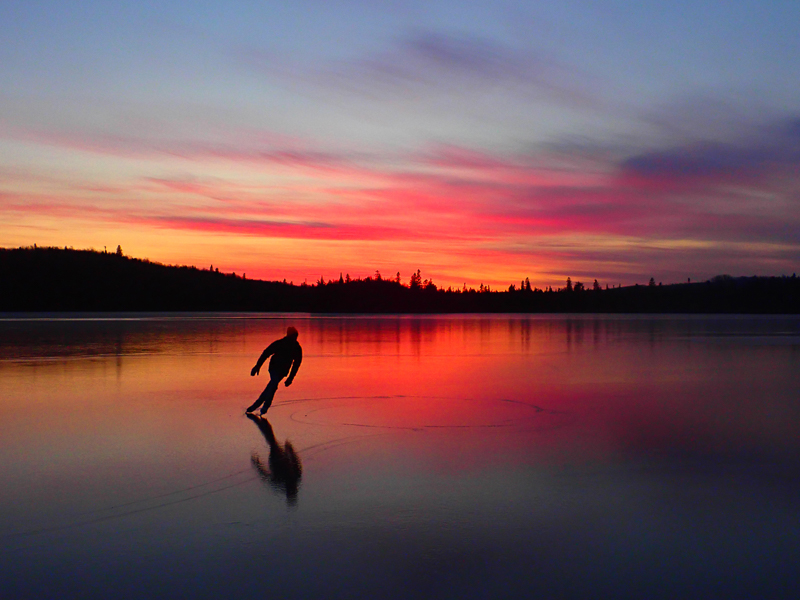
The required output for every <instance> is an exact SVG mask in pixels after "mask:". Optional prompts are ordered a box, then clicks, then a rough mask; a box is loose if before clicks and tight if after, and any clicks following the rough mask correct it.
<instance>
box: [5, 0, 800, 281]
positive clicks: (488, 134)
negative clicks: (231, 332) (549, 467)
mask: <svg viewBox="0 0 800 600" xmlns="http://www.w3.org/2000/svg"><path fill="white" fill-rule="evenodd" d="M798 29H800V2H796V1H795V2H790V1H783V0H771V1H769V2H756V1H755V0H728V1H725V2H722V1H703V0H695V1H692V2H684V1H682V0H681V1H674V2H663V0H661V1H658V2H656V1H651V0H640V1H639V2H623V1H614V2H610V1H601V0H597V1H592V0H560V1H558V2H556V1H552V2H522V1H518V2H504V1H498V0H495V1H493V2H487V1H482V2H471V1H466V0H460V1H458V2H455V1H446V2H430V1H428V2H412V1H408V0H405V1H402V2H395V1H391V0H389V1H386V2H363V1H357V0H353V1H347V0H327V1H324V2H323V1H310V0H294V1H293V2H268V1H262V2H252V1H250V2H246V1H243V2H210V1H208V2H204V1H196V2H183V1H176V2H158V3H155V2H149V1H146V0H136V1H135V2H133V1H125V0H115V1H114V2H105V1H94V2H83V3H76V2H39V1H35V0H28V1H25V2H22V1H18V0H4V2H2V3H1V4H0V39H2V43H0V246H4V247H17V246H27V245H33V244H34V243H36V244H39V245H55V246H73V247H75V248H88V247H94V248H96V249H100V250H102V249H103V247H104V246H107V247H108V248H109V250H112V249H114V248H116V246H117V244H120V245H121V246H122V248H123V250H124V251H125V253H126V254H128V255H130V256H136V257H141V258H144V257H147V258H149V259H151V260H155V261H159V262H163V263H169V264H193V265H197V266H201V267H208V266H209V265H211V264H213V265H214V266H215V267H219V269H220V270H221V271H222V270H224V271H236V272H237V273H241V272H245V273H246V274H247V276H248V278H256V277H257V278H263V279H284V278H286V279H287V280H291V281H294V282H295V283H298V282H302V281H303V280H304V279H307V280H308V281H314V280H316V279H318V278H319V277H320V276H323V277H324V278H325V279H328V278H330V277H338V275H339V273H340V272H344V273H350V274H351V275H352V276H365V275H370V274H372V273H374V272H375V270H380V271H381V273H382V274H384V275H390V276H394V274H395V273H396V272H398V271H399V272H400V274H401V277H402V279H403V281H405V282H407V281H408V277H409V275H410V274H411V272H412V271H415V270H416V269H421V271H422V275H423V277H426V278H427V277H430V278H433V280H434V281H435V282H436V283H437V284H442V285H445V286H447V285H454V286H459V287H460V286H461V285H462V284H464V283H466V284H467V285H472V286H476V287H477V285H479V284H480V283H484V284H489V285H491V286H492V287H507V286H508V285H509V284H510V283H517V282H519V281H520V279H523V278H525V277H529V278H530V280H531V282H532V283H533V284H535V285H538V286H540V287H541V286H546V285H553V286H554V287H555V286H558V285H563V281H564V279H565V278H566V277H567V276H571V277H572V279H573V280H581V281H585V282H591V281H592V280H593V279H595V278H597V279H598V280H599V281H600V282H601V284H605V283H608V284H611V285H616V284H623V285H626V284H633V283H646V282H647V280H649V278H650V277H651V276H652V277H654V278H655V279H656V281H663V282H664V283H671V282H677V281H686V279H687V278H688V277H690V278H692V280H698V279H706V278H708V277H711V276H714V275H717V274H722V273H729V274H731V275H753V274H762V275H780V274H789V275H791V274H792V272H794V271H800V268H798V265H799V264H800V76H798V73H800V35H798Z"/></svg>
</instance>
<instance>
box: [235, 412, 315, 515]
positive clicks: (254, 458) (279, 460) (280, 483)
mask: <svg viewBox="0 0 800 600" xmlns="http://www.w3.org/2000/svg"><path fill="white" fill-rule="evenodd" d="M247 418H248V419H250V420H251V421H253V422H254V423H255V424H256V425H257V426H258V429H259V431H261V433H262V434H263V436H264V439H265V440H266V441H267V445H268V446H269V459H268V460H267V464H266V465H265V464H264V461H262V460H261V457H260V456H259V455H258V453H257V452H253V454H252V455H251V456H250V461H251V462H252V464H253V468H255V470H256V471H257V472H258V476H259V477H260V478H261V481H263V482H264V483H266V484H267V485H269V486H270V488H271V489H273V490H275V491H276V492H278V493H280V494H285V495H286V503H287V504H290V505H294V504H297V491H298V489H299V487H300V479H301V478H302V476H303V466H302V464H301V462H300V457H299V456H298V455H297V453H296V452H295V451H294V447H293V446H292V443H291V442H290V441H288V440H287V441H286V442H284V444H283V445H282V446H281V444H279V443H278V440H276V439H275V433H274V432H273V431H272V425H270V422H269V421H267V419H266V418H265V417H258V416H256V415H252V414H249V413H248V414H247Z"/></svg>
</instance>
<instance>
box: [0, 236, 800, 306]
mask: <svg viewBox="0 0 800 600" xmlns="http://www.w3.org/2000/svg"><path fill="white" fill-rule="evenodd" d="M565 283H566V285H565V286H564V287H562V288H558V289H555V290H553V289H552V288H547V289H544V290H542V289H538V288H535V287H531V285H530V282H529V281H527V280H523V281H521V282H520V285H519V286H517V285H516V284H513V285H510V286H509V287H508V289H506V290H503V291H497V290H492V289H490V288H489V287H488V286H483V285H481V286H480V287H479V288H478V289H472V288H467V287H466V286H465V287H462V288H460V289H452V288H448V289H440V288H439V287H437V286H436V285H435V284H434V283H433V281H431V280H427V279H423V278H422V276H421V274H420V272H419V271H417V272H416V273H414V274H413V275H412V277H411V280H410V281H409V283H408V284H407V285H405V284H403V283H402V282H401V280H400V276H399V274H398V275H396V276H395V277H392V278H386V277H383V276H382V275H381V274H380V273H378V272H376V273H375V275H374V276H371V277H365V278H350V276H349V275H346V276H340V277H339V278H338V279H333V280H330V281H325V280H324V279H323V278H320V279H319V280H318V281H316V282H315V283H313V284H307V283H302V284H300V285H294V284H292V283H287V282H286V281H283V282H276V281H261V280H252V279H247V278H246V277H245V275H244V274H243V275H237V274H235V273H220V272H219V270H218V269H214V268H213V266H210V267H209V268H207V269H199V268H196V267H186V266H167V265H162V264H158V263H154V262H150V261H148V260H141V259H135V258H129V257H127V256H124V254H123V253H122V249H121V248H117V251H116V252H114V253H107V252H97V251H94V250H72V249H66V248H41V247H33V248H17V249H0V311H2V312H39V311H44V312H54V311H86V312H93V311H101V312H102V311H259V312H261V311H263V312H326V313H456V312H604V313H774V314H780V313H784V314H788V313H800V279H798V278H797V277H796V276H794V275H792V276H791V277H737V278H734V277H730V276H719V277H715V278H714V279H712V280H710V281H706V282H696V283H683V284H672V285H663V286H662V285H660V284H659V285H656V284H655V282H654V281H653V280H652V279H651V280H650V282H649V284H648V285H636V286H627V287H615V288H611V289H608V288H607V287H606V288H603V287H602V286H600V284H598V283H597V281H594V282H593V284H592V285H591V286H584V285H583V284H581V283H579V282H575V283H574V284H573V283H572V281H571V280H570V279H567V281H566V282H565Z"/></svg>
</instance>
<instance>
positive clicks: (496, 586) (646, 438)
mask: <svg viewBox="0 0 800 600" xmlns="http://www.w3.org/2000/svg"><path fill="white" fill-rule="evenodd" d="M288 325H293V326H295V327H297V329H298V330H299V331H300V337H299V340H298V341H299V342H300V344H301V345H302V346H303V352H304V360H303V364H302V366H301V368H300V372H299V374H298V375H297V378H296V379H295V381H294V383H293V385H292V386H291V387H284V386H283V385H281V386H280V388H279V390H278V392H277V394H276V397H275V402H274V404H273V406H272V408H271V409H270V411H269V413H268V419H269V421H268V422H269V425H267V423H266V422H257V421H254V420H252V419H249V418H247V417H246V416H245V415H244V409H245V408H246V407H247V406H248V405H249V404H250V403H251V402H252V401H253V400H254V399H255V398H256V397H257V396H258V394H259V393H260V392H261V390H262V389H263V388H264V386H265V385H266V384H267V382H268V375H267V373H266V367H265V368H264V369H262V374H261V376H260V377H255V378H253V377H250V369H251V367H252V366H253V364H254V363H255V361H256V359H257V358H258V356H259V354H260V353H261V351H262V350H263V348H264V347H265V346H266V345H267V344H269V343H270V342H271V341H273V340H275V339H277V338H279V337H282V336H283V334H284V332H285V330H286V327H287V326H288ZM270 429H271V431H272V432H273V433H274V439H272V438H271V437H270V435H271V434H270ZM0 431H2V434H1V435H0V458H2V460H1V461H0V539H2V546H0V592H2V593H1V594H0V595H2V596H3V597H8V598H55V597H76V598H78V597H79V598H109V597H111V598H144V597H154V596H158V595H161V596H165V597H185V598H235V597H242V598H256V597H259V598H260V597H270V596H271V597H274V598H347V597H376V598H448V597H451V598H520V597H537V598H612V597H613V598H678V597H697V598H726V599H727V598H756V597H758V598H796V597H797V593H798V591H797V590H798V589H800V573H798V569H797V564H798V562H800V318H797V317H750V316H747V317H736V316H725V317H714V316H710V317H709V316H702V317H701V316H669V317H667V316H663V317H661V316H627V317H626V316H591V315H588V316H563V315H562V316H559V315H547V316H537V315H534V316H516V315H493V316H480V315H457V316H423V317H411V316H409V317H396V316H385V317H383V316H381V317H310V316H307V315H183V316H173V317H159V316H157V315H153V316H148V317H145V318H141V317H136V316H131V315H128V316H125V315H120V316H118V317H113V316H112V317H105V318H99V319H98V318H91V317H90V318H85V319H73V318H57V317H56V318H49V319H35V320H30V319H18V318H5V319H2V320H0ZM270 442H271V444H270ZM292 449H293V451H294V453H295V454H296V456H297V457H298V461H299V463H298V464H296V465H295V466H296V468H294V470H292V468H288V467H287V468H282V467H281V465H282V464H283V465H284V466H285V465H286V461H284V462H281V456H286V453H287V452H289V453H291V450H292ZM271 452H272V460H270V454H271Z"/></svg>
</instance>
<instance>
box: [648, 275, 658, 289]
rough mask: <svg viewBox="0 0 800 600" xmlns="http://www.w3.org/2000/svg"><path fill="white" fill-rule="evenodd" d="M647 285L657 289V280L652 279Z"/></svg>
mask: <svg viewBox="0 0 800 600" xmlns="http://www.w3.org/2000/svg"><path fill="white" fill-rule="evenodd" d="M647 285H648V286H650V287H656V280H655V279H653V278H652V277H651V278H650V282H649V283H648V284H647Z"/></svg>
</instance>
